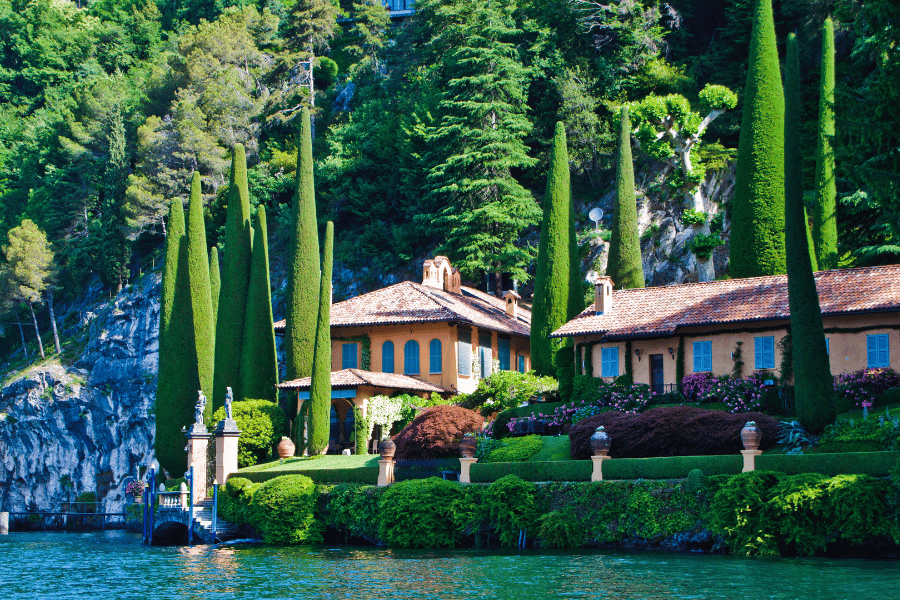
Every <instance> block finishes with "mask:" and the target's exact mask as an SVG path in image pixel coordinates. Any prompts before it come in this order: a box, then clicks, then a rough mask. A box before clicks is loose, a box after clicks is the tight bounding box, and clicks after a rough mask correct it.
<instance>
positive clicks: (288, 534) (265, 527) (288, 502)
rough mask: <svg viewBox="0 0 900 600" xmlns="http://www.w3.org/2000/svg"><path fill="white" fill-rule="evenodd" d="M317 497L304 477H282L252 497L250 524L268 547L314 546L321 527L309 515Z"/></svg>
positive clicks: (311, 514) (312, 486)
mask: <svg viewBox="0 0 900 600" xmlns="http://www.w3.org/2000/svg"><path fill="white" fill-rule="evenodd" d="M317 497H318V493H317V492H316V485H315V484H314V483H313V481H312V479H310V478H309V477H306V476H305V475H285V476H283V477H276V478H275V479H270V480H269V481H267V482H265V483H264V484H262V485H261V486H260V487H259V489H258V490H256V491H255V493H254V494H253V501H252V504H251V506H252V510H253V513H254V515H253V521H254V525H255V526H256V528H257V529H258V530H259V532H260V533H261V534H262V536H263V539H264V540H265V541H266V542H267V543H270V544H316V543H319V542H321V541H322V531H321V529H322V528H321V525H320V524H319V523H318V522H317V521H316V519H315V515H314V514H313V512H314V510H315V507H316V500H317Z"/></svg>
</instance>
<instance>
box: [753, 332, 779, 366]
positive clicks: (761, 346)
mask: <svg viewBox="0 0 900 600" xmlns="http://www.w3.org/2000/svg"><path fill="white" fill-rule="evenodd" d="M753 348H754V350H755V352H754V355H755V361H754V367H753V368H754V369H774V368H775V337H774V336H768V337H758V338H753Z"/></svg>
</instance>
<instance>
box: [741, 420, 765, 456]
mask: <svg viewBox="0 0 900 600" xmlns="http://www.w3.org/2000/svg"><path fill="white" fill-rule="evenodd" d="M761 441H762V431H760V430H759V429H757V428H756V422H755V421H747V424H746V425H744V428H743V429H741V442H743V444H744V449H745V450H759V443H760V442H761Z"/></svg>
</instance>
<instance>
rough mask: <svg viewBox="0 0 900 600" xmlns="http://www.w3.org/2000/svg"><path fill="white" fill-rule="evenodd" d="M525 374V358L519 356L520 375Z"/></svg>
mask: <svg viewBox="0 0 900 600" xmlns="http://www.w3.org/2000/svg"><path fill="white" fill-rule="evenodd" d="M524 372H525V357H524V356H522V355H520V356H519V373H524Z"/></svg>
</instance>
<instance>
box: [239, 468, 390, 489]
mask: <svg viewBox="0 0 900 600" xmlns="http://www.w3.org/2000/svg"><path fill="white" fill-rule="evenodd" d="M283 475H306V476H307V477H309V478H310V479H312V480H313V482H314V483H318V484H329V483H364V484H368V485H376V484H377V483H378V467H377V466H376V467H357V468H346V469H299V468H298V469H296V470H294V469H291V470H275V469H269V470H263V471H249V472H243V471H242V472H240V473H235V474H234V475H232V477H234V476H239V477H244V478H246V479H249V480H250V481H253V482H255V483H262V482H263V481H269V480H270V479H275V478H276V477H281V476H283Z"/></svg>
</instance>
